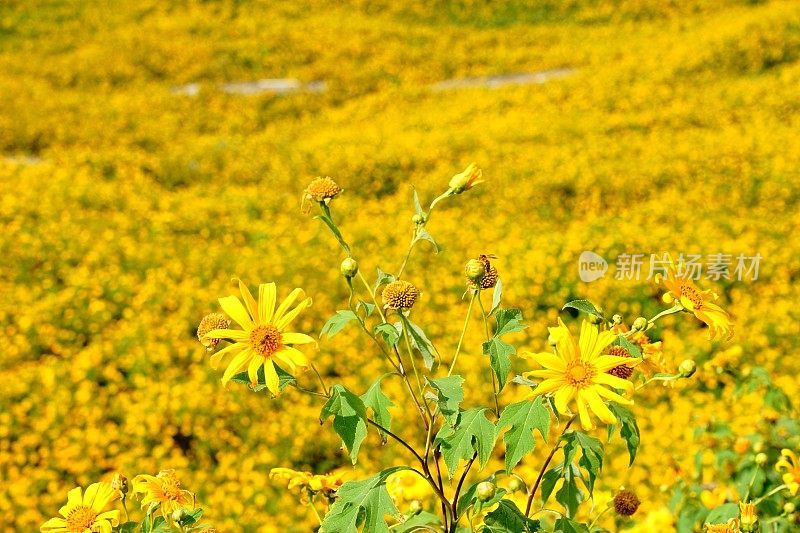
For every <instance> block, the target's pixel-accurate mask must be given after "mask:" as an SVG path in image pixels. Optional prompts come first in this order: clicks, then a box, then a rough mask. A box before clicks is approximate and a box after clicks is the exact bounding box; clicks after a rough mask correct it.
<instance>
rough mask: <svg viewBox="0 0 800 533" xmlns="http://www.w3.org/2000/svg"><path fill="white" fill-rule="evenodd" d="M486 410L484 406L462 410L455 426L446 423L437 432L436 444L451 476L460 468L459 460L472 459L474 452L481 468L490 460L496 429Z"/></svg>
mask: <svg viewBox="0 0 800 533" xmlns="http://www.w3.org/2000/svg"><path fill="white" fill-rule="evenodd" d="M485 412H486V409H484V408H474V409H469V410H467V411H462V413H461V414H460V415H459V417H458V425H457V426H456V427H455V428H451V427H449V426H447V425H445V426H443V427H442V429H440V430H439V432H438V433H437V434H436V439H435V441H434V445H438V446H439V449H440V450H441V452H442V457H443V458H444V463H445V465H447V471H448V473H449V474H450V477H451V478H452V477H453V474H454V473H455V471H456V469H457V468H458V462H459V460H461V459H464V460H467V459H470V458H471V457H472V455H473V453H474V452H477V454H478V462H479V464H480V467H481V468H483V467H484V466H485V465H486V462H487V461H488V460H489V457H490V456H491V454H492V449H493V448H494V441H495V437H496V430H495V427H494V424H492V423H491V422H490V421H489V419H487V418H486V415H485V414H484V413H485Z"/></svg>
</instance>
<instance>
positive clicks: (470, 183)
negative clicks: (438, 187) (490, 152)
mask: <svg viewBox="0 0 800 533" xmlns="http://www.w3.org/2000/svg"><path fill="white" fill-rule="evenodd" d="M482 176H483V173H482V172H481V169H479V168H478V166H477V165H476V164H475V163H470V164H469V166H467V168H465V169H464V171H463V172H461V173H459V174H456V175H455V176H453V177H452V178H450V183H449V184H448V185H449V186H450V190H452V191H453V192H454V193H456V194H461V193H462V192H464V191H468V190H470V189H471V188H473V187H474V186H476V185H478V184H479V183H483V180H482V179H481V177H482Z"/></svg>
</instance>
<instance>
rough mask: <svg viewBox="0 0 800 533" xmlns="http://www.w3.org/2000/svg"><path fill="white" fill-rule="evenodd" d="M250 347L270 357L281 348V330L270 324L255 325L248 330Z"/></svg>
mask: <svg viewBox="0 0 800 533" xmlns="http://www.w3.org/2000/svg"><path fill="white" fill-rule="evenodd" d="M250 347H251V348H252V349H253V350H254V351H255V352H256V353H257V354H259V355H261V356H263V357H270V356H271V355H272V354H274V353H275V352H277V351H278V350H280V348H281V332H280V331H278V328H276V327H275V326H273V325H272V324H265V325H262V326H256V328H255V329H254V330H253V331H251V332H250Z"/></svg>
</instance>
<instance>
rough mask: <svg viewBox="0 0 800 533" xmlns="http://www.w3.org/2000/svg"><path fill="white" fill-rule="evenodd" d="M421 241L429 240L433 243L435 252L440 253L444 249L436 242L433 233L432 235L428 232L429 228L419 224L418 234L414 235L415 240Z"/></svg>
mask: <svg viewBox="0 0 800 533" xmlns="http://www.w3.org/2000/svg"><path fill="white" fill-rule="evenodd" d="M419 241H428V242H429V243H431V244H433V253H436V254H438V253H439V252H441V251H442V247H441V246H439V243H438V242H436V239H434V238H433V235H431V234H430V233H429V232H428V230H426V229H425V228H423V227H422V226H419V227H418V228H417V235H416V237H414V242H419Z"/></svg>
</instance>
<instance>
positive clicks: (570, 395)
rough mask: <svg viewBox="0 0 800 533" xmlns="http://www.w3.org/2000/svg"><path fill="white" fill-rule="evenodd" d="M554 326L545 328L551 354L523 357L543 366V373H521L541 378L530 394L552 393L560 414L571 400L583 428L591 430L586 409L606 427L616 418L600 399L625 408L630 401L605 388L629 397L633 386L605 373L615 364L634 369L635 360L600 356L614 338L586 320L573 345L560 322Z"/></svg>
mask: <svg viewBox="0 0 800 533" xmlns="http://www.w3.org/2000/svg"><path fill="white" fill-rule="evenodd" d="M558 324H559V325H558V326H557V327H555V328H549V330H550V338H551V339H552V340H553V342H554V344H555V348H556V354H555V355H554V354H552V353H537V354H533V353H524V354H523V357H528V358H531V359H533V360H534V361H536V362H537V363H539V364H540V365H541V366H543V367H544V370H534V371H532V372H527V373H526V374H525V376H526V377H528V376H531V377H536V378H544V380H543V381H542V382H540V383H539V384H538V385H537V386H536V388H535V389H534V390H533V393H532V394H533V395H534V396H538V395H541V394H548V393H555V394H554V397H555V405H556V409H558V410H559V411H560V412H562V413H563V412H566V411H567V405H568V404H569V402H570V401H572V400H573V399H574V400H575V401H576V403H577V406H578V415H579V417H580V421H581V426H583V428H584V429H587V430H588V429H593V428H594V427H595V425H594V423H593V422H592V419H591V418H590V416H589V409H591V410H592V411H593V412H594V414H595V415H597V417H598V418H599V419H600V420H601V421H603V422H605V423H606V424H613V423H615V422H616V421H617V418H616V417H615V416H614V413H612V412H611V410H610V409H609V408H608V406H607V405H606V404H605V402H604V401H603V400H604V399H605V400H611V401H614V402H617V403H621V404H625V405H631V404H633V401H632V400H630V399H628V398H625V397H623V396H620V395H619V394H617V393H616V392H614V391H612V390H611V389H610V388H608V387H613V388H615V389H623V390H625V391H626V392H628V393H629V394H631V393H633V384H632V383H631V382H630V381H628V380H625V379H620V378H618V377H616V376H612V375H611V374H608V373H607V372H608V371H609V370H611V369H612V368H614V367H617V366H619V365H627V366H636V364H637V363H638V362H639V360H638V359H637V358H633V357H619V356H614V355H603V353H604V351H605V350H606V348H607V347H608V345H609V344H611V342H612V341H613V340H614V337H615V335H614V333H612V332H610V331H603V332H600V331H599V330H598V328H597V326H594V325H592V324H591V323H589V322H588V321H586V320H584V321H583V323H582V325H581V335H580V339H579V341H578V342H575V339H574V337H573V336H572V333H570V331H569V329H567V327H566V326H565V325H564V322H562V321H561V319H559V321H558Z"/></svg>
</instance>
